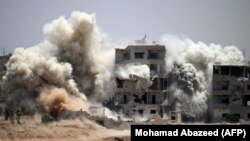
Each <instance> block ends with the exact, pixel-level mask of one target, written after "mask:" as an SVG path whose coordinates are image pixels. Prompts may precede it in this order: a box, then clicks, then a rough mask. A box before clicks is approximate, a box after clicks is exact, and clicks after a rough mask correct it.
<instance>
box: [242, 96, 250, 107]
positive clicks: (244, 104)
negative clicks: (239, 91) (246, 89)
mask: <svg viewBox="0 0 250 141" xmlns="http://www.w3.org/2000/svg"><path fill="white" fill-rule="evenodd" d="M249 102H250V95H244V96H243V106H250V105H248V103H249Z"/></svg>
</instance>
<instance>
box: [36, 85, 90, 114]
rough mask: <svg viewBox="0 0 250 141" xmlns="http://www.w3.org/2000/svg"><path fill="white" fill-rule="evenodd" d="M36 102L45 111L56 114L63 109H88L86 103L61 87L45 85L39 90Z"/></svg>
mask: <svg viewBox="0 0 250 141" xmlns="http://www.w3.org/2000/svg"><path fill="white" fill-rule="evenodd" d="M37 100H38V102H39V103H40V104H41V105H42V106H43V107H44V108H45V110H46V111H49V112H50V113H53V114H54V115H58V114H59V113H61V112H64V111H80V110H84V111H88V104H87V103H86V102H85V103H84V102H83V101H82V100H79V99H77V98H75V97H70V95H69V94H68V93H67V92H66V90H65V89H63V88H55V87H46V88H43V89H42V90H41V94H40V95H39V97H38V99H37Z"/></svg>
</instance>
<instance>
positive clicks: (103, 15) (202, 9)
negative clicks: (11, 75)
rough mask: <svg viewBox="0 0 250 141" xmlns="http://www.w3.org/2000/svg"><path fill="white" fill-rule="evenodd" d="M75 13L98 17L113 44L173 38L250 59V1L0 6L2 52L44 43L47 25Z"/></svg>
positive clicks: (39, 0)
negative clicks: (228, 48)
mask: <svg viewBox="0 0 250 141" xmlns="http://www.w3.org/2000/svg"><path fill="white" fill-rule="evenodd" d="M72 11H84V12H87V13H95V14H96V19H97V24H98V25H99V26H100V27H101V29H102V30H103V31H105V32H106V33H107V34H108V35H109V37H110V38H112V39H113V40H131V41H133V40H136V39H140V38H142V37H143V36H144V34H147V35H148V36H149V38H150V39H152V40H157V39H159V37H160V36H161V35H164V34H173V35H176V36H181V37H188V38H190V39H192V40H193V41H195V42H197V41H203V42H205V43H207V44H209V43H216V44H222V45H223V46H225V45H236V46H238V47H239V48H241V49H242V50H246V54H247V57H248V58H249V56H250V48H248V47H249V43H250V0H171V1H170V0H1V1H0V47H1V49H2V50H3V48H5V50H6V52H10V51H13V50H14V48H16V47H30V46H32V45H35V44H37V43H39V42H41V41H42V40H43V33H42V28H43V26H44V24H46V23H48V22H50V21H51V20H53V19H55V18H57V17H59V16H61V15H65V16H66V17H69V15H70V13H71V12H72ZM2 50H0V54H1V55H2Z"/></svg>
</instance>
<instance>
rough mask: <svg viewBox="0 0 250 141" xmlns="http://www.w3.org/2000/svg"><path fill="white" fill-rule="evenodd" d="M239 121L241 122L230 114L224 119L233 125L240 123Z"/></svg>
mask: <svg viewBox="0 0 250 141" xmlns="http://www.w3.org/2000/svg"><path fill="white" fill-rule="evenodd" d="M239 120H240V118H239V117H238V116H236V115H234V114H228V115H226V116H225V117H224V118H223V121H225V122H231V123H236V122H239Z"/></svg>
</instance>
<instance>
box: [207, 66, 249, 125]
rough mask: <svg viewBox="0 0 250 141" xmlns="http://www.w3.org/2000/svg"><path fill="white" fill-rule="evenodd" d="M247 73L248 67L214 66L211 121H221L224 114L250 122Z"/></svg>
mask: <svg viewBox="0 0 250 141" xmlns="http://www.w3.org/2000/svg"><path fill="white" fill-rule="evenodd" d="M237 70H239V71H237ZM249 72H250V68H249V66H214V74H213V91H212V97H213V98H212V99H213V106H212V107H213V110H212V111H213V121H222V120H223V117H225V115H226V114H235V115H237V116H240V119H244V120H250V104H249V105H248V104H247V103H248V101H249V102H250V79H249Z"/></svg>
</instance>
